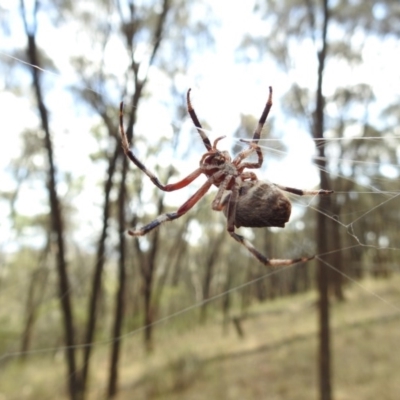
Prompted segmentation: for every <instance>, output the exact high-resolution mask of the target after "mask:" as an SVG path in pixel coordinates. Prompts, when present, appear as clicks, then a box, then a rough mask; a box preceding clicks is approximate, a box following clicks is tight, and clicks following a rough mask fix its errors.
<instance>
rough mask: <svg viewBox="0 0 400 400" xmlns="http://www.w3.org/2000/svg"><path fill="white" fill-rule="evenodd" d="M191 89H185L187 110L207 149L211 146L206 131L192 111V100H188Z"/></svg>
mask: <svg viewBox="0 0 400 400" xmlns="http://www.w3.org/2000/svg"><path fill="white" fill-rule="evenodd" d="M191 90H192V89H189V90H188V91H187V95H186V103H187V110H188V113H189V115H190V118H192V121H193V123H194V126H195V127H196V128H197V132H199V134H200V136H201V138H202V139H203V143H204V146H206V149H207V150H211V149H212V146H211V142H210V139H209V138H208V137H207V135H206V133H205V132H204V129H203V127H202V126H201V124H200V121H199V119H198V118H197V115H196V113H195V111H194V108H193V106H192V102H191V101H190V91H191Z"/></svg>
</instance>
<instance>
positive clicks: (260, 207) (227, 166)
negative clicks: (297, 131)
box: [120, 87, 333, 266]
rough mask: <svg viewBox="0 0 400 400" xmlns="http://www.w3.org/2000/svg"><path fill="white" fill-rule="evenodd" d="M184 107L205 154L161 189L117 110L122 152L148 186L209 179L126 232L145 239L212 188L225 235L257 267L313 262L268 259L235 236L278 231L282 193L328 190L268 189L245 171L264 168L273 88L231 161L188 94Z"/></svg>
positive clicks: (285, 211) (287, 208)
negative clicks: (246, 230)
mask: <svg viewBox="0 0 400 400" xmlns="http://www.w3.org/2000/svg"><path fill="white" fill-rule="evenodd" d="M186 99H187V108H188V112H189V115H190V117H191V118H192V121H193V123H194V125H195V126H196V128H197V131H198V132H199V134H200V137H201V139H202V140H203V143H204V146H205V147H206V149H207V151H206V153H204V154H203V156H202V157H201V159H200V165H199V168H197V169H196V170H195V171H193V172H192V173H191V174H189V175H188V176H187V177H186V178H184V179H182V180H181V181H179V182H176V183H171V184H167V185H163V184H162V183H161V182H160V181H159V180H158V178H157V177H156V176H155V175H154V174H153V173H152V172H151V171H149V170H148V169H147V168H146V167H145V166H144V164H142V163H141V162H140V161H139V160H138V159H137V158H136V156H135V155H134V154H133V153H132V151H131V150H130V148H129V143H128V139H127V137H126V134H125V129H124V124H123V103H121V106H120V131H121V137H122V147H123V149H124V152H125V154H126V155H127V157H128V158H129V159H130V160H131V161H132V162H133V163H134V164H135V165H136V166H137V167H138V168H140V169H141V170H142V171H143V172H144V173H145V174H146V175H147V176H148V177H149V178H150V179H151V181H152V182H153V183H154V184H155V185H156V186H157V187H158V188H159V189H161V190H163V191H166V192H170V191H173V190H179V189H182V188H184V187H185V186H187V185H189V184H190V183H191V182H193V181H194V180H195V179H196V178H198V177H199V176H200V175H201V174H204V175H205V176H206V177H207V181H206V182H205V183H204V184H203V185H202V186H201V187H200V189H198V190H197V191H196V192H195V193H194V194H193V195H192V196H191V197H190V198H189V199H188V200H187V201H186V202H185V203H184V204H183V205H182V206H181V207H179V208H178V210H177V211H176V212H172V213H166V214H162V215H160V216H159V217H157V218H156V219H155V220H154V221H152V222H150V223H149V224H147V225H145V226H143V227H141V228H139V229H136V230H129V231H128V233H129V234H130V235H132V236H143V235H145V234H147V233H148V232H150V231H152V230H153V229H154V228H156V227H158V226H159V225H161V224H162V223H164V222H166V221H172V220H174V219H177V218H179V217H181V216H182V215H184V214H185V213H187V212H188V211H189V210H190V209H191V208H192V207H193V206H194V205H195V204H196V203H197V202H198V201H199V200H200V199H201V198H202V197H203V196H204V195H205V194H206V193H207V192H208V190H209V189H210V187H211V186H213V185H214V186H216V187H217V188H218V190H217V194H216V196H215V198H214V200H213V202H212V204H211V208H212V209H213V210H215V211H223V213H224V214H225V216H226V218H227V230H228V232H229V234H230V235H231V236H232V237H233V238H234V239H235V240H236V241H237V242H239V243H241V244H242V245H243V246H244V247H246V249H247V250H248V251H249V252H250V253H251V254H253V255H254V256H255V257H256V258H257V259H258V260H259V261H260V262H262V263H263V264H265V265H270V266H282V265H291V264H295V263H297V262H301V261H307V260H310V259H311V258H313V257H302V258H297V259H269V258H267V257H265V256H264V255H262V254H261V253H260V252H259V251H258V250H256V248H255V247H254V246H253V245H252V244H251V243H250V242H249V241H247V240H246V239H245V238H244V237H243V236H240V235H238V234H237V233H235V227H237V228H239V227H241V226H244V227H268V226H270V227H273V226H275V227H281V228H283V227H284V226H285V223H286V222H287V221H288V220H289V217H290V212H291V204H290V201H289V200H288V199H287V197H286V196H285V195H284V194H283V191H286V192H289V193H294V194H296V195H299V196H303V195H327V194H330V193H332V192H333V191H332V190H322V189H321V190H300V189H294V188H289V187H284V186H280V185H276V184H269V183H265V182H261V181H259V180H258V178H257V176H256V174H255V173H254V172H251V171H246V169H257V168H260V167H261V166H262V163H263V154H262V152H261V148H260V147H259V146H258V141H259V140H260V136H261V131H262V128H263V126H264V123H265V121H266V119H267V117H268V113H269V111H270V109H271V107H272V88H271V87H270V88H269V96H268V101H267V103H266V105H265V107H264V110H263V113H262V114H261V117H260V120H259V122H258V125H257V128H256V130H255V131H254V134H253V138H252V140H251V141H245V142H246V143H248V144H249V146H248V148H246V149H245V150H243V151H241V152H240V153H239V154H238V155H237V156H236V157H235V158H234V159H233V160H232V159H231V156H230V155H229V153H228V152H227V151H223V150H219V149H218V148H217V145H218V142H219V141H220V140H221V139H223V138H224V137H225V136H221V137H219V138H217V139H215V140H214V143H213V144H211V142H210V139H209V138H208V136H207V135H206V134H205V131H204V130H203V128H202V126H201V124H200V122H199V120H198V118H197V115H196V113H195V111H194V109H193V106H192V103H191V101H190V89H189V90H188V92H187V97H186ZM254 153H256V155H257V161H255V162H249V161H244V160H246V159H247V158H248V157H249V156H250V155H252V154H254Z"/></svg>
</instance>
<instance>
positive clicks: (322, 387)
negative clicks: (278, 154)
mask: <svg viewBox="0 0 400 400" xmlns="http://www.w3.org/2000/svg"><path fill="white" fill-rule="evenodd" d="M323 18H324V20H323V30H322V46H321V49H320V51H319V52H318V86H317V93H316V107H315V114H314V138H315V139H319V140H318V141H317V144H318V146H317V149H318V161H317V164H318V166H319V168H320V181H321V187H322V188H324V189H329V187H330V185H329V176H328V174H327V173H326V160H325V143H324V142H323V141H322V140H321V139H322V138H323V137H324V108H325V99H324V96H323V93H322V81H323V76H324V67H325V60H326V52H327V30H328V21H329V9H328V0H324V2H323ZM318 208H319V209H320V210H324V212H323V213H322V212H320V213H318V214H317V232H316V233H317V238H316V240H317V252H318V254H326V253H328V251H329V242H328V238H329V232H327V231H328V230H329V228H330V225H331V224H330V223H329V222H330V221H329V220H328V219H327V216H326V215H325V214H327V213H329V210H330V209H331V197H330V196H320V197H319V207H318ZM328 281H329V270H328V267H327V265H326V264H325V263H324V262H323V260H322V259H320V258H317V285H318V294H319V307H318V320H319V361H318V370H319V396H320V399H321V400H331V399H332V389H331V352H330V328H329V297H328V289H329V285H328Z"/></svg>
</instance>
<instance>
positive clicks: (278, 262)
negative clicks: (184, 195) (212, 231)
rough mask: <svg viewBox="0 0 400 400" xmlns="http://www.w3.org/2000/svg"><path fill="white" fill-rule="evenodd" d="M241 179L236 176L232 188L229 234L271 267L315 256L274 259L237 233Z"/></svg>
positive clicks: (304, 260) (302, 260) (303, 260)
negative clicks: (236, 224) (237, 208)
mask: <svg viewBox="0 0 400 400" xmlns="http://www.w3.org/2000/svg"><path fill="white" fill-rule="evenodd" d="M240 183H241V179H240V177H238V178H236V180H235V184H234V186H233V188H232V193H231V197H230V200H229V204H228V206H227V207H228V215H227V220H228V222H227V230H228V232H229V234H230V235H231V236H232V237H233V238H234V239H235V240H236V241H237V242H239V243H240V244H241V245H243V246H244V247H246V249H247V250H248V251H249V252H250V253H251V254H252V255H253V256H254V257H255V258H257V260H258V261H260V262H261V263H262V264H264V265H267V266H271V267H283V266H286V265H293V264H297V263H299V262H306V261H309V260H311V259H313V258H314V256H312V257H301V258H294V259H287V260H281V259H274V258H272V259H271V258H267V257H266V256H264V255H263V254H261V253H260V252H259V251H258V250H257V249H256V248H255V247H254V246H253V245H252V244H251V243H250V242H249V241H248V240H247V239H245V238H244V237H243V236H241V235H238V234H237V233H235V215H236V205H237V201H238V198H239V188H240Z"/></svg>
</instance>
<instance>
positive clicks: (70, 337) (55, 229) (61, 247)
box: [21, 0, 79, 400]
mask: <svg viewBox="0 0 400 400" xmlns="http://www.w3.org/2000/svg"><path fill="white" fill-rule="evenodd" d="M37 11H38V2H37V1H36V2H35V6H34V14H33V16H32V17H33V22H32V25H31V26H30V27H29V26H28V22H27V15H26V10H25V4H24V1H23V0H21V13H22V18H23V22H24V27H25V32H26V35H27V39H28V49H27V56H28V60H29V63H30V64H31V65H32V67H31V72H32V78H33V88H34V92H35V96H36V101H37V105H38V109H39V115H40V120H41V126H42V129H43V131H44V134H45V138H44V145H45V149H46V152H47V158H48V165H49V171H48V182H47V189H48V194H49V203H50V218H51V233H52V234H51V240H52V243H51V245H52V248H54V249H56V250H55V253H56V265H57V273H58V284H59V297H60V304H61V311H62V315H63V322H64V335H65V353H66V358H67V364H68V368H67V381H68V388H69V396H70V398H71V399H72V400H76V399H77V398H78V397H77V395H78V392H79V379H78V375H77V373H76V372H77V371H76V360H75V347H74V346H75V339H74V324H73V313H72V305H71V289H70V284H69V280H68V273H67V263H66V259H65V243H64V226H63V220H62V211H61V204H60V200H59V197H58V194H57V178H56V175H57V174H56V167H55V164H54V155H53V143H52V139H51V135H50V127H49V118H48V111H47V108H46V106H45V104H44V100H43V93H42V89H41V85H40V76H39V70H38V69H37V68H35V67H34V66H36V67H40V62H39V57H38V49H37V45H36V30H37V21H36V18H37Z"/></svg>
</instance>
